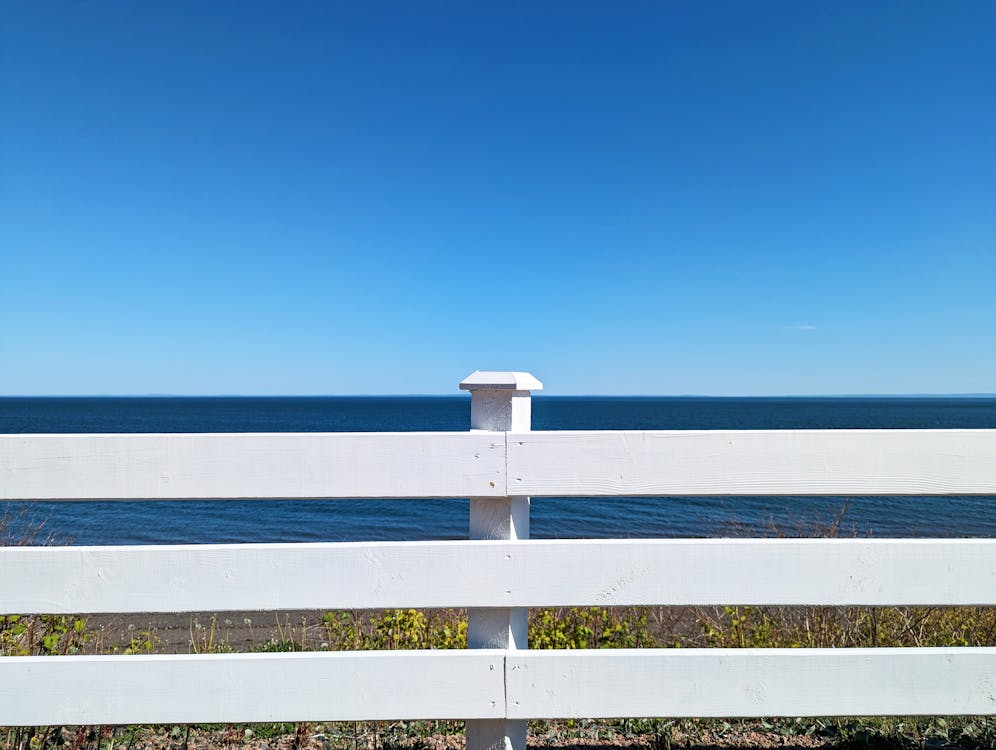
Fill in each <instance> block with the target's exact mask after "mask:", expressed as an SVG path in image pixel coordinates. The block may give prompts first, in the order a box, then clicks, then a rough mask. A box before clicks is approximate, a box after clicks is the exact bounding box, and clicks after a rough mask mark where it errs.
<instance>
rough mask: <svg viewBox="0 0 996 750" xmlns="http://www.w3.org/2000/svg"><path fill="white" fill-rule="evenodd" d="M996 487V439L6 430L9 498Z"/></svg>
mask: <svg viewBox="0 0 996 750" xmlns="http://www.w3.org/2000/svg"><path fill="white" fill-rule="evenodd" d="M845 494H862V495H971V494H979V495H986V494H996V430H991V429H989V430H718V431H685V430H680V431H673V430H665V431H608V432H593V431H557V432H485V431H479V430H471V431H469V432H423V433H417V432H408V433H240V434H210V433H195V434H177V433H170V434H81V435H65V434H60V435H27V434H21V435H0V500H125V499H135V500H139V499H162V500H166V499H225V498H231V499H234V498H274V499H276V498H347V497H348V498H386V497H401V498H416V497H439V498H448V497H454V498H464V497H505V496H520V495H528V496H532V497H597V496H611V495H616V496H677V495H845Z"/></svg>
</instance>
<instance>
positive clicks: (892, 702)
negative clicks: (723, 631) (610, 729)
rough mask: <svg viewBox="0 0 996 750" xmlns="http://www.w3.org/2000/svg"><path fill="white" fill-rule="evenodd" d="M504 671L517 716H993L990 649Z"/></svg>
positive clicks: (684, 656) (542, 660)
mask: <svg viewBox="0 0 996 750" xmlns="http://www.w3.org/2000/svg"><path fill="white" fill-rule="evenodd" d="M506 668H507V670H508V687H507V690H508V694H509V696H510V697H511V699H510V701H509V716H512V717H514V718H519V719H530V718H538V717H545V716H557V717H560V718H580V717H590V718H599V717H606V718H607V717H614V718H626V717H644V716H657V717H682V716H696V717H710V716H711V717H724V716H744V717H758V716H880V715H891V716H896V715H916V714H935V715H948V716H951V715H963V714H992V713H996V683H994V680H996V648H975V649H957V648H870V649H866V648H848V649H801V648H800V649H664V650H660V649H633V650H629V649H625V650H623V649H620V650H599V649H593V650H588V651H540V652H537V651H532V652H526V653H523V652H517V653H513V654H509V656H508V659H507V667H506Z"/></svg>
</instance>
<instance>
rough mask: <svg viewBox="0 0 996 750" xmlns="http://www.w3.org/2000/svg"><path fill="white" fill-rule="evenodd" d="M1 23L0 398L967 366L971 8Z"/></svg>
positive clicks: (984, 78) (984, 212) (974, 112)
mask: <svg viewBox="0 0 996 750" xmlns="http://www.w3.org/2000/svg"><path fill="white" fill-rule="evenodd" d="M0 22H2V26H0V35H2V39H0V84H2V88H0V92H2V93H0V96H2V98H0V108H2V113H0V394H105V393H107V394H111V393H114V394H128V393H136V394H137V393H177V394H221V393H236V394H255V393H265V394H320V393H337V394H338V393H342V394H351V393H456V386H457V383H458V381H459V380H460V379H461V378H462V377H463V376H464V375H466V374H467V373H468V372H470V371H471V370H474V369H518V370H528V371H531V372H533V373H534V374H535V375H537V376H538V377H539V378H540V379H541V380H543V381H545V383H546V392H547V393H548V394H583V393H604V394H633V393H639V394H687V393H696V394H714V395H738V394H745V395H765V394H812V393H957V392H996V127H994V122H996V96H994V95H993V92H996V44H994V43H993V30H994V28H996V5H994V4H993V3H991V2H961V3H953V4H949V3H934V2H930V3H916V2H895V3H890V2H880V3H866V2H834V3H797V2H785V3H769V2H757V3H744V2H730V3H719V2H702V3H698V2H694V3H693V2H654V3H639V2H627V3H582V2H564V3H553V2H542V3H535V2H503V3H476V2H474V3H459V2H445V3H444V2H412V3H372V2H371V3H350V4H346V3H332V2H314V3H307V2H300V3H276V2H273V3H246V2H211V3H202V2H172V1H171V2H168V3H166V2H142V3H126V2H71V3H70V2H64V3H60V2H51V3H34V2H27V1H22V0H9V1H8V2H5V3H3V4H2V6H0Z"/></svg>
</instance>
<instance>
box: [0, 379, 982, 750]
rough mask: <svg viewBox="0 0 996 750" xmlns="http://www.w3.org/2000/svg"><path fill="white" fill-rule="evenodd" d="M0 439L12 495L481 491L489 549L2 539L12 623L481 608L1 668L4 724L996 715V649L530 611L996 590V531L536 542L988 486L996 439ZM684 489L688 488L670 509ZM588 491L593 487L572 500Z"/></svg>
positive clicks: (877, 435)
mask: <svg viewBox="0 0 996 750" xmlns="http://www.w3.org/2000/svg"><path fill="white" fill-rule="evenodd" d="M462 387H464V388H466V389H467V390H470V391H471V396H472V402H471V428H472V429H471V431H469V432H462V433H447V432H433V433H377V434H370V433H354V434H349V433H336V434H325V433H307V434H286V433H280V434H154V435H152V434H129V435H102V434H81V435H0V500H34V499H44V500H81V501H84V500H96V499H99V500H109V499H148V500H156V499H185V498H197V499H218V500H224V499H226V498H334V497H350V498H361V497H378V498H379V497H403V498H410V497H444V498H447V497H449V498H470V499H471V500H470V502H471V519H470V527H471V528H470V537H471V539H470V540H469V541H445V542H385V543H369V542H364V543H337V544H241V545H169V546H137V547H132V546H115V547H11V548H4V549H0V610H2V612H3V613H12V614H13V613H21V614H28V613H30V614H48V613H96V612H118V613H127V612H157V611H158V612H186V611H204V610H209V611H218V612H221V611H226V610H254V609H271V610H272V609H276V610H280V609H366V608H370V609H374V608H391V607H405V608H407V607H419V608H438V607H465V608H467V609H468V617H469V624H468V644H469V646H470V648H469V649H468V650H466V651H428V650H427V651H415V652H399V651H387V652H338V653H327V652H319V653H290V654H205V655H152V656H65V657H56V656H46V657H3V658H0V725H39V724H99V723H105V724H115V723H164V722H178V723H183V722H257V721H277V720H283V721H304V720H363V719H430V718H435V719H467V720H468V725H467V737H468V745H469V746H471V747H473V748H483V747H491V746H496V745H503V746H508V745H511V746H513V747H516V748H520V747H522V746H523V745H524V742H525V720H526V719H531V718H571V717H587V718H600V717H643V716H660V717H673V716H689V717H691V716H770V715H792V716H797V715H798V716H801V715H873V714H993V713H996V648H982V647H977V648H904V649H891V648H876V649H862V648H856V649H837V650H834V649H640V650H627V649H620V650H612V651H595V650H582V651H558V652H538V651H530V650H528V649H526V640H525V639H526V624H525V623H526V617H525V615H526V610H527V608H529V607H540V606H575V605H580V606H587V605H598V606H618V605H672V604H673V605H680V604H696V605H755V604H757V605H762V604H765V605H769V604H770V605H802V604H805V605H833V606H840V605H858V606H890V605H940V606H953V605H973V606H976V605H977V606H989V605H994V604H996V540H992V539H887V540H868V539H763V540H762V539H681V540H645V539H632V540H631V539H625V540H553V541H550V540H528V534H529V531H528V527H529V524H528V522H529V514H528V511H529V497H530V496H558V497H562V496H576V497H579V498H583V497H587V496H605V495H620V496H637V495H644V496H654V497H665V498H666V497H667V496H679V495H763V494H777V495H846V494H861V495H875V494H883V495H885V494H895V495H958V494H966V495H967V494H974V495H983V494H985V495H993V494H996V430H792V431H619V432H591V431H584V432H579V431H565V432H531V431H530V430H529V426H530V425H529V410H530V399H529V392H530V391H531V390H536V389H538V388H539V387H540V384H539V382H538V381H536V380H535V378H532V377H531V376H529V375H526V374H524V373H475V374H474V375H472V376H471V377H469V378H468V379H467V380H466V381H464V383H463V384H462ZM665 502H666V501H665ZM583 508H584V501H583V499H579V500H578V509H579V510H578V512H583Z"/></svg>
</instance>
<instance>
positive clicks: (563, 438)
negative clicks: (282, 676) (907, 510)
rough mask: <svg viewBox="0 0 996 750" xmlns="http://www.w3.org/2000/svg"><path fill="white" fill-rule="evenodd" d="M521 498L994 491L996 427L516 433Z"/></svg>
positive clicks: (511, 486) (513, 471)
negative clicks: (524, 496)
mask: <svg viewBox="0 0 996 750" xmlns="http://www.w3.org/2000/svg"><path fill="white" fill-rule="evenodd" d="M508 490H509V494H513V495H531V496H533V497H537V496H546V497H550V496H579V497H586V496H587V497H594V496H606V495H622V496H626V495H629V496H640V495H643V496H668V495H671V496H674V495H848V494H860V495H955V494H996V430H777V431H772V430H739V431H728V430H715V431H667V432H632V431H618V432H574V431H565V432H523V433H509V435H508Z"/></svg>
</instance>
